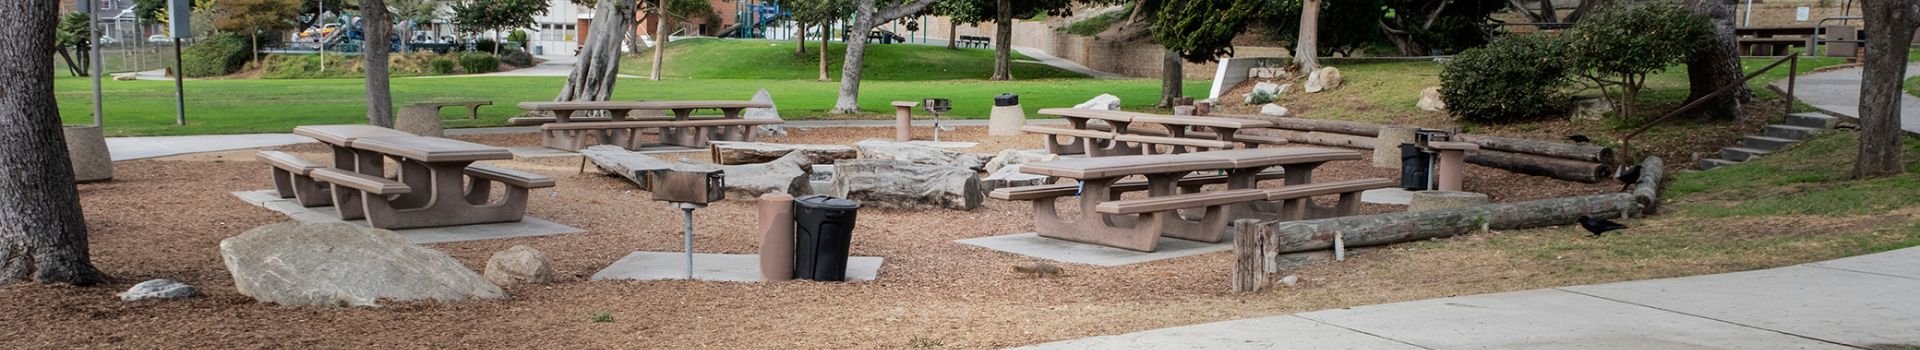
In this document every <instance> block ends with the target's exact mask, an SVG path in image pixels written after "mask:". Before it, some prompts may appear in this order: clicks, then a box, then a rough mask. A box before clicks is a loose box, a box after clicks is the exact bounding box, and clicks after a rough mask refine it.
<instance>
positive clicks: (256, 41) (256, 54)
mask: <svg viewBox="0 0 1920 350" xmlns="http://www.w3.org/2000/svg"><path fill="white" fill-rule="evenodd" d="M254 33H255V34H259V32H258V31H255V32H254ZM248 39H253V44H252V47H253V61H254V62H260V36H259V35H254V36H251V37H248Z"/></svg>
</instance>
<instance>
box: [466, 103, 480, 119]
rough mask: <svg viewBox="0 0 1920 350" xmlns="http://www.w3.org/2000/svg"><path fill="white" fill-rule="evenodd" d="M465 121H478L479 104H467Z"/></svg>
mask: <svg viewBox="0 0 1920 350" xmlns="http://www.w3.org/2000/svg"><path fill="white" fill-rule="evenodd" d="M467 119H480V104H478V103H471V104H467Z"/></svg>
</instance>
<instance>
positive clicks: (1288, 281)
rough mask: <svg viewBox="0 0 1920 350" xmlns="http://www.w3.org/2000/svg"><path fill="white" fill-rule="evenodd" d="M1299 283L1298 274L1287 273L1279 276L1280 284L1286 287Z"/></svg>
mask: <svg viewBox="0 0 1920 350" xmlns="http://www.w3.org/2000/svg"><path fill="white" fill-rule="evenodd" d="M1299 283H1300V276H1295V275H1287V277H1281V278H1280V284H1285V285H1287V286H1288V287H1292V286H1293V285H1295V284H1299Z"/></svg>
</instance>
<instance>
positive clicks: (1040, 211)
mask: <svg viewBox="0 0 1920 350" xmlns="http://www.w3.org/2000/svg"><path fill="white" fill-rule="evenodd" d="M1116 181H1119V179H1117V178H1111V179H1088V180H1085V182H1084V183H1085V185H1084V188H1083V190H1081V191H1080V208H1081V209H1080V217H1079V218H1078V219H1076V220H1074V221H1073V222H1071V223H1069V222H1066V221H1065V220H1063V219H1061V218H1060V217H1059V214H1058V213H1057V212H1056V211H1055V210H1054V201H1053V199H1043V200H1035V201H1033V207H1034V220H1035V225H1034V226H1035V227H1034V228H1035V231H1036V233H1038V234H1039V235H1040V236H1042V237H1048V238H1057V239H1063V240H1069V241H1075V242H1083V243H1092V244H1099V245H1104V246H1109V247H1115V248H1121V249H1128V250H1136V251H1143V252H1151V251H1153V250H1154V249H1155V248H1157V247H1158V246H1159V243H1160V229H1161V228H1162V227H1165V223H1166V220H1165V219H1166V217H1167V214H1166V213H1164V212H1158V213H1151V214H1142V215H1139V216H1133V215H1106V214H1100V213H1096V212H1094V211H1093V207H1094V206H1096V205H1099V204H1100V203H1102V202H1106V201H1108V200H1111V198H1113V197H1111V196H1110V194H1111V191H1112V187H1113V183H1114V182H1116Z"/></svg>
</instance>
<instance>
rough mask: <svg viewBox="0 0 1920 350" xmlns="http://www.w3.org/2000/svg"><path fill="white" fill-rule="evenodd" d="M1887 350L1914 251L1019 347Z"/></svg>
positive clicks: (1918, 319)
mask: <svg viewBox="0 0 1920 350" xmlns="http://www.w3.org/2000/svg"><path fill="white" fill-rule="evenodd" d="M1279 292H1280V293H1285V292H1286V291H1285V290H1284V289H1283V290H1281V291H1279ZM1891 345H1908V346H1915V345H1920V248H1908V249H1903V250H1897V251H1892V252H1885V253H1879V254H1872V255H1865V256H1858V257H1852V258H1845V259H1838V260H1830V261H1823V262H1816V263H1809V264H1802V265H1795V266H1788V267H1782V268H1775V269H1767V270H1758V271H1747V272H1736V273H1726V274H1718V275H1706V276H1694V277H1683V278H1672V279H1660V280H1647V281H1632V282H1620V283H1609V284H1599V285H1586V286H1574V287H1563V288H1550V289H1537V290H1529V291H1520V292H1510V293H1497V294H1483V295H1472V296H1462V297H1452V298H1441V299H1431V300H1421V301H1412V302H1404V303H1395V304H1384V305H1370V306H1360V307H1353V308H1346V309H1335V310H1324V311H1315V312H1308V313H1300V314H1293V315H1285V316H1274V317H1265V318H1254V319H1244V320H1235V321H1225V322H1216V323H1208V324H1200V325H1193V326H1185V327H1175V328H1166V329H1158V330H1150V331H1144V332H1136V333H1128V334H1121V335H1113V336H1103V337H1094V338H1086V339H1080V340H1072V341H1065V342H1058V343H1048V344H1041V345H1037V346H1032V347H1029V348H1032V349H1163V348H1259V349H1516V348H1519V349H1570V348H1587V349H1591V348H1601V349H1858V348H1874V349H1879V348H1884V347H1887V346H1891Z"/></svg>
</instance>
